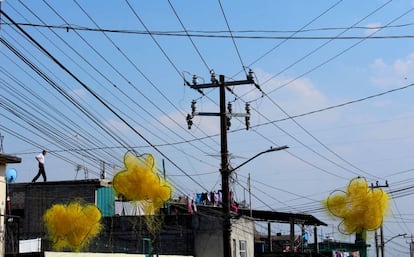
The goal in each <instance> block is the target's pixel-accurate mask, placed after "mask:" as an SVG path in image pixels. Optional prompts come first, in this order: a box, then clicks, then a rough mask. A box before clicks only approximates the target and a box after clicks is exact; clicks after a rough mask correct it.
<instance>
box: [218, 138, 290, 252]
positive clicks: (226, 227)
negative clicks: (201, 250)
mask: <svg viewBox="0 0 414 257" xmlns="http://www.w3.org/2000/svg"><path fill="white" fill-rule="evenodd" d="M224 134H225V133H224ZM223 141H225V143H224V144H222V146H224V151H223V149H222V169H221V177H222V185H221V186H222V193H223V205H224V206H223V211H224V221H223V250H224V254H223V257H231V222H230V205H231V200H230V189H229V177H230V175H231V173H232V172H233V171H235V170H237V169H238V168H240V167H242V166H243V165H245V164H247V163H248V162H250V161H251V160H253V159H255V158H257V157H259V156H260V155H262V154H265V153H270V152H275V151H280V150H283V149H286V148H288V146H286V145H285V146H281V147H275V148H274V147H270V148H269V149H267V150H265V151H263V152H260V153H258V154H256V155H255V156H253V157H251V158H249V159H248V160H246V161H245V162H243V163H241V164H240V165H238V166H236V167H235V168H232V169H230V168H229V165H228V162H227V160H228V159H227V157H228V156H227V155H228V153H227V143H226V142H227V140H222V142H223Z"/></svg>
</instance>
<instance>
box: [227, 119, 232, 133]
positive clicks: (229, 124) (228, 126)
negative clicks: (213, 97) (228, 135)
mask: <svg viewBox="0 0 414 257" xmlns="http://www.w3.org/2000/svg"><path fill="white" fill-rule="evenodd" d="M230 120H231V117H230V116H227V130H229V129H230V126H231V122H230Z"/></svg>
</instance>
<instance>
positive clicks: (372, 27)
mask: <svg viewBox="0 0 414 257" xmlns="http://www.w3.org/2000/svg"><path fill="white" fill-rule="evenodd" d="M366 27H367V28H368V29H366V30H365V31H364V35H365V36H369V35H371V34H373V33H375V32H377V31H379V30H380V27H381V23H380V22H372V23H369V24H367V25H366Z"/></svg>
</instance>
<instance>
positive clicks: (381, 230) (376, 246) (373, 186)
mask: <svg viewBox="0 0 414 257" xmlns="http://www.w3.org/2000/svg"><path fill="white" fill-rule="evenodd" d="M381 187H388V181H385V185H379V183H378V181H377V182H376V183H375V185H374V183H371V191H373V190H374V188H381ZM383 223H384V222H382V223H381V226H380V243H379V244H378V232H377V229H376V230H375V253H376V256H377V257H378V254H379V249H378V248H381V257H384V245H385V243H384V230H383Z"/></svg>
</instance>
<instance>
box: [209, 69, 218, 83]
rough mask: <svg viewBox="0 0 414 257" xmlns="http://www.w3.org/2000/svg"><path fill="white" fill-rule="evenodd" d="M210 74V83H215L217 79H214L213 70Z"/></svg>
mask: <svg viewBox="0 0 414 257" xmlns="http://www.w3.org/2000/svg"><path fill="white" fill-rule="evenodd" d="M210 74H211V78H210V80H211V83H216V82H217V79H216V73H215V72H214V70H211V71H210Z"/></svg>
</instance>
